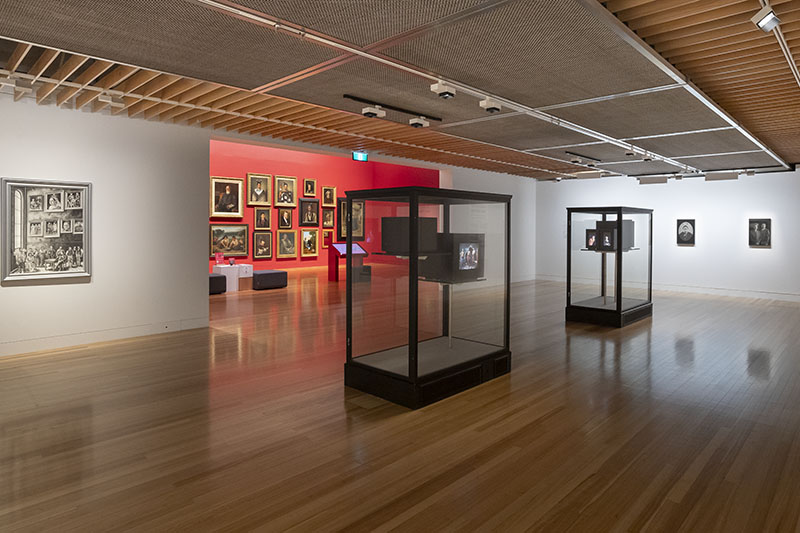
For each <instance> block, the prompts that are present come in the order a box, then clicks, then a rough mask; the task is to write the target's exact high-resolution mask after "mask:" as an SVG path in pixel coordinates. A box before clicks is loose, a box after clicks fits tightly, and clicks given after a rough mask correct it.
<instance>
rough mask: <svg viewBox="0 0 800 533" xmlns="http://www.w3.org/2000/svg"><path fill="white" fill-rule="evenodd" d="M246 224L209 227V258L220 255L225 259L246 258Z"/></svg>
mask: <svg viewBox="0 0 800 533" xmlns="http://www.w3.org/2000/svg"><path fill="white" fill-rule="evenodd" d="M249 231H250V227H249V226H248V225H247V224H211V225H210V226H209V239H208V240H209V248H210V250H209V254H208V255H209V256H210V257H214V254H216V253H222V254H224V255H225V256H226V257H247V256H248V255H250V254H249V249H248V238H247V237H248V235H247V234H248V232H249Z"/></svg>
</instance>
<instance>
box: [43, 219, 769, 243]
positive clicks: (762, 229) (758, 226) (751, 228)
mask: <svg viewBox="0 0 800 533" xmlns="http://www.w3.org/2000/svg"><path fill="white" fill-rule="evenodd" d="M46 233H47V229H45V234H46ZM748 241H749V242H750V248H770V247H771V246H772V219H771V218H751V219H750V221H749V222H748Z"/></svg>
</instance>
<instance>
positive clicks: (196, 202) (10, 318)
mask: <svg viewBox="0 0 800 533" xmlns="http://www.w3.org/2000/svg"><path fill="white" fill-rule="evenodd" d="M0 116H2V117H3V128H2V129H0V147H2V148H1V149H0V151H1V152H2V156H1V157H0V176H4V177H15V178H33V179H44V180H56V181H58V180H64V181H82V182H91V183H92V185H93V191H92V194H93V198H92V233H93V235H92V252H93V257H92V279H91V282H90V283H71V284H48V285H33V286H3V287H0V310H2V311H0V355H8V354H13V353H23V352H29V351H34V350H44V349H52V348H56V347H63V346H74V345H78V344H83V343H87V342H96V341H102V340H108V339H116V338H123V337H132V336H137V335H146V334H150V333H157V332H163V331H170V330H177V329H187V328H194V327H203V326H206V325H207V324H208V277H207V269H208V233H207V232H208V139H209V133H208V132H207V131H204V130H201V129H193V128H186V127H180V126H171V125H165V124H157V123H150V122H145V121H142V120H130V119H127V118H124V117H121V116H120V117H114V116H108V115H99V114H89V113H82V112H77V111H73V110H64V109H57V108H55V107H52V106H38V105H36V104H35V103H34V102H33V101H32V100H24V101H21V102H14V101H13V100H12V99H11V98H10V97H9V96H7V95H0ZM3 209H5V206H3Z"/></svg>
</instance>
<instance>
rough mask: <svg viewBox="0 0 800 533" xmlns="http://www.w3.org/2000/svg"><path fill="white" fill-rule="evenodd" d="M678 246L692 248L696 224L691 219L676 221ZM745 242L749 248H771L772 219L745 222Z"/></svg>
mask: <svg viewBox="0 0 800 533" xmlns="http://www.w3.org/2000/svg"><path fill="white" fill-rule="evenodd" d="M677 229H678V232H677V243H678V246H694V244H695V235H696V233H697V222H696V220H695V219H693V218H682V219H678V221H677ZM747 241H748V244H749V245H750V248H771V247H772V219H771V218H751V219H749V220H748V221H747Z"/></svg>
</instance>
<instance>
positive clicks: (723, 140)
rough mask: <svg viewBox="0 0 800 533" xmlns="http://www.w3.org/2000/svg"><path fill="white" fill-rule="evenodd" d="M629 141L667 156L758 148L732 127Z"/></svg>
mask: <svg viewBox="0 0 800 533" xmlns="http://www.w3.org/2000/svg"><path fill="white" fill-rule="evenodd" d="M631 142H632V143H634V144H636V145H637V146H640V147H641V148H644V149H645V150H652V151H654V152H657V153H659V154H661V155H665V156H667V157H679V156H683V155H698V154H718V153H720V152H740V151H743V150H756V149H757V148H758V147H757V146H756V145H755V144H753V143H752V142H751V141H749V140H748V139H747V137H745V136H744V135H742V134H741V133H739V132H738V131H737V130H733V129H730V130H722V131H710V132H706V133H690V134H687V135H674V136H670V137H657V138H655V139H638V140H635V141H631Z"/></svg>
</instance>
